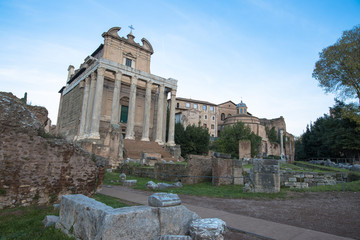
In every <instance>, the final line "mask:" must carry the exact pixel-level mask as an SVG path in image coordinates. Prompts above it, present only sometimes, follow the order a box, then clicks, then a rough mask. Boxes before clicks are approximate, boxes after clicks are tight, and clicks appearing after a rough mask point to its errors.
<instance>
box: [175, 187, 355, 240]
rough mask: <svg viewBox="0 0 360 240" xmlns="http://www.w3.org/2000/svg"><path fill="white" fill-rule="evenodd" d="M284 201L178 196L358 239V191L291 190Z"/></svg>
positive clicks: (233, 210) (243, 213)
mask: <svg viewBox="0 0 360 240" xmlns="http://www.w3.org/2000/svg"><path fill="white" fill-rule="evenodd" d="M290 194H291V195H290V196H289V197H288V198H287V199H285V200H278V199H276V200H243V199H223V198H208V197H196V196H189V195H180V198H181V200H182V201H183V202H184V203H188V204H192V205H198V206H201V207H207V208H213V209H218V210H223V211H226V212H230V213H237V214H242V215H245V216H250V217H255V218H260V219H265V220H269V221H273V222H278V223H284V224H288V225H293V226H297V227H302V228H306V229H312V230H316V231H320V232H326V233H330V234H334V235H338V236H343V237H350V238H355V239H360V192H356V193H354V192H324V193H295V192H293V193H290Z"/></svg>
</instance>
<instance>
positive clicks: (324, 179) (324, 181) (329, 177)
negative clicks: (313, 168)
mask: <svg viewBox="0 0 360 240" xmlns="http://www.w3.org/2000/svg"><path fill="white" fill-rule="evenodd" d="M346 180H347V174H342V173H319V172H301V173H300V172H289V171H282V172H281V186H282V187H290V188H307V187H313V186H325V185H335V184H337V183H338V182H343V181H346Z"/></svg>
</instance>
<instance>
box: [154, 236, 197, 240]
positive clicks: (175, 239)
mask: <svg viewBox="0 0 360 240" xmlns="http://www.w3.org/2000/svg"><path fill="white" fill-rule="evenodd" d="M158 240H191V237H190V236H186V235H162V236H160V237H159V238H158Z"/></svg>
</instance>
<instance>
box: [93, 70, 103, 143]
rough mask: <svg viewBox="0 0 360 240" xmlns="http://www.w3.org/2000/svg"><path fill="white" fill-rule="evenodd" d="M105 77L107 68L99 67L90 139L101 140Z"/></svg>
mask: <svg viewBox="0 0 360 240" xmlns="http://www.w3.org/2000/svg"><path fill="white" fill-rule="evenodd" d="M104 75H105V68H103V67H99V68H98V69H97V78H96V90H95V97H94V106H93V112H92V123H91V133H90V136H89V138H92V139H100V133H99V128H100V115H101V105H102V95H103V90H104Z"/></svg>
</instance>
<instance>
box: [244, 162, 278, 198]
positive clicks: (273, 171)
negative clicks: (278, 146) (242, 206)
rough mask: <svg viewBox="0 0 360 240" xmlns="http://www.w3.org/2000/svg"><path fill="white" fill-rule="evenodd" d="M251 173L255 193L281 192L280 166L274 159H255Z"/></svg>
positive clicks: (252, 189)
mask: <svg viewBox="0 0 360 240" xmlns="http://www.w3.org/2000/svg"><path fill="white" fill-rule="evenodd" d="M253 163H254V167H253V170H252V172H251V173H250V178H251V183H252V184H253V185H252V188H251V191H253V192H265V193H275V192H280V164H279V162H278V161H277V160H272V159H254V160H253Z"/></svg>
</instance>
